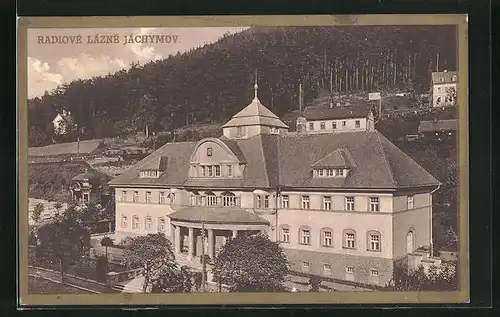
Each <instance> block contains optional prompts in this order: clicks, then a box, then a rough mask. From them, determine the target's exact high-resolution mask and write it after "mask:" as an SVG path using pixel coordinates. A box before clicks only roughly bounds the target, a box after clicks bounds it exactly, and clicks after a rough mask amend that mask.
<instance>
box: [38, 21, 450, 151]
mask: <svg viewBox="0 0 500 317" xmlns="http://www.w3.org/2000/svg"><path fill="white" fill-rule="evenodd" d="M455 47H456V45H455V29H454V27H453V26H432V27H430V26H408V27H396V26H375V27H363V26H356V27H351V26H343V27H254V28H250V29H248V30H245V31H243V32H241V33H237V34H232V35H227V36H225V37H223V38H221V39H220V40H219V41H217V42H216V43H213V44H208V45H205V46H203V47H198V48H196V49H192V50H190V51H188V52H186V53H184V54H177V55H175V56H170V57H169V58H167V59H164V60H160V61H154V62H150V63H148V64H146V65H144V66H139V65H136V64H133V65H131V66H130V68H129V69H128V70H122V71H119V72H117V73H115V74H110V75H107V76H101V77H95V78H92V79H87V80H77V81H73V82H71V83H69V84H65V85H63V86H61V87H59V88H58V89H56V90H55V91H53V92H52V93H46V94H45V95H44V96H42V97H41V98H34V99H31V100H29V101H28V116H29V144H30V146H40V145H45V144H48V143H50V142H51V125H50V121H51V120H52V119H53V117H54V116H55V114H56V113H57V112H58V111H60V110H61V109H63V108H66V109H67V110H70V111H71V112H72V114H73V117H74V119H75V120H76V122H77V123H78V126H79V127H85V131H86V132H85V133H86V135H85V136H82V138H83V137H87V138H105V137H109V136H116V135H126V134H129V133H131V132H136V131H144V130H145V127H146V125H147V126H148V128H149V131H151V132H159V131H171V130H173V129H176V128H181V127H183V126H185V125H186V123H191V122H194V121H195V122H197V123H212V122H221V121H224V120H226V119H228V118H229V116H231V115H233V114H235V113H237V112H238V111H239V110H241V109H242V107H244V106H246V105H247V104H248V103H249V101H250V100H251V98H252V94H253V81H254V72H255V70H258V74H259V98H260V99H261V101H262V102H263V103H264V104H266V106H268V107H269V108H270V109H271V110H272V111H273V112H275V113H276V114H277V115H279V116H281V115H284V114H286V113H289V112H290V111H292V110H294V109H297V107H298V103H299V102H298V84H299V82H301V83H302V84H303V90H304V99H305V102H306V103H308V102H310V101H311V100H312V99H313V98H314V97H316V96H317V94H318V92H319V90H320V89H323V88H326V89H328V90H330V89H331V90H332V91H334V92H336V93H342V94H350V93H356V92H368V91H374V90H377V91H388V90H390V91H394V90H405V91H407V90H415V91H423V92H426V91H427V89H428V84H429V71H430V70H431V69H432V70H433V69H435V68H436V57H437V56H439V59H440V60H439V66H440V69H449V70H453V69H455V63H456V61H455V58H456V57H455ZM438 51H439V54H437V52H438Z"/></svg>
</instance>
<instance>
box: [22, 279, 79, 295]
mask: <svg viewBox="0 0 500 317" xmlns="http://www.w3.org/2000/svg"><path fill="white" fill-rule="evenodd" d="M28 293H29V294H89V292H86V291H82V290H80V289H77V288H74V287H70V286H67V285H62V284H60V283H56V282H52V281H49V280H46V279H43V278H40V277H32V276H30V277H29V279H28Z"/></svg>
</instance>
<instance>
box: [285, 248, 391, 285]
mask: <svg viewBox="0 0 500 317" xmlns="http://www.w3.org/2000/svg"><path fill="white" fill-rule="evenodd" d="M284 252H285V254H286V256H287V258H288V260H289V261H290V264H291V265H290V270H292V271H296V272H303V273H308V274H314V275H320V276H326V277H330V278H335V279H339V280H350V279H348V277H347V274H346V269H347V267H352V268H353V269H354V273H353V275H352V278H353V279H352V281H354V282H360V283H366V284H373V285H378V286H385V285H387V284H388V283H389V281H390V280H391V279H392V277H393V270H394V264H393V260H391V259H385V258H377V257H369V256H356V255H350V254H338V253H323V252H313V251H303V250H300V251H299V250H293V249H285V250H284ZM303 262H309V263H310V267H309V269H308V270H304V268H303V266H302V263H303ZM325 264H329V265H330V268H331V270H330V271H325V270H324V265H325ZM370 270H376V271H378V278H373V277H370Z"/></svg>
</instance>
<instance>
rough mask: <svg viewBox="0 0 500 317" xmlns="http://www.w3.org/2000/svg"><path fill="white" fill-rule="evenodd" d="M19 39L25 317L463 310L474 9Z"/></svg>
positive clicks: (130, 25)
mask: <svg viewBox="0 0 500 317" xmlns="http://www.w3.org/2000/svg"><path fill="white" fill-rule="evenodd" d="M18 43H19V59H18V67H19V91H18V94H19V105H18V114H19V121H18V124H19V149H18V153H19V170H20V174H19V199H20V200H19V216H18V219H19V231H18V232H19V250H20V253H19V283H18V285H19V294H20V295H19V296H20V297H19V305H20V306H23V307H29V306H33V305H36V306H43V305H94V304H111V305H133V304H142V305H147V304H150V305H153V304H154V305H162V304H164V305H177V304H183V305H188V304H241V305H252V304H354V303H372V304H377V303H394V304H405V303H407V304H414V303H419V304H426V303H464V302H468V300H469V271H468V270H469V255H468V250H469V246H468V241H469V237H468V186H467V184H468V165H467V161H466V160H464V158H466V157H467V156H468V155H467V153H468V131H467V125H468V121H467V120H468V118H467V107H468V104H467V100H468V98H467V95H468V91H467V90H468V75H467V74H468V64H467V61H468V59H467V17H466V15H381V16H379V15H358V16H326V15H315V16H217V17H210V16H205V17H203V16H199V17H187V16H186V17H181V16H176V17H169V16H164V17H121V18H117V17H114V18H112V17H92V18H91V17H88V18H79V19H72V18H44V17H37V18H35V17H22V18H21V19H20V22H19V42H18ZM459 184H460V185H461V186H459ZM462 185H463V186H462Z"/></svg>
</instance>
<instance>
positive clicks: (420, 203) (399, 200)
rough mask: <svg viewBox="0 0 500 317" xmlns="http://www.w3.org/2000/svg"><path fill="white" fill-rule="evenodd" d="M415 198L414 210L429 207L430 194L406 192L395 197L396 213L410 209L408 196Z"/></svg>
mask: <svg viewBox="0 0 500 317" xmlns="http://www.w3.org/2000/svg"><path fill="white" fill-rule="evenodd" d="M409 195H410V196H413V208H421V207H427V206H429V204H430V193H415V192H406V193H398V194H395V195H394V203H393V207H394V211H395V212H396V211H404V210H407V209H408V196H409Z"/></svg>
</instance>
